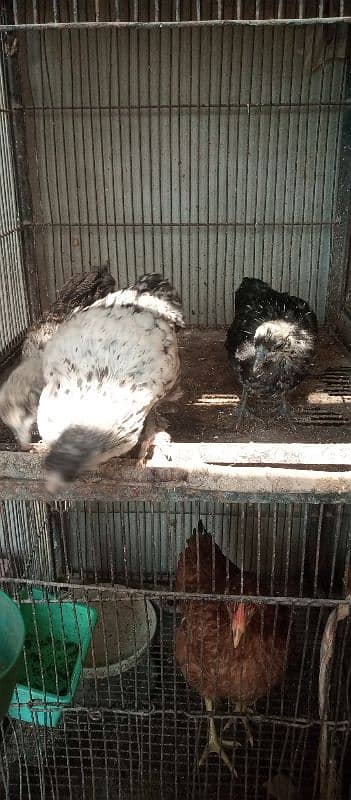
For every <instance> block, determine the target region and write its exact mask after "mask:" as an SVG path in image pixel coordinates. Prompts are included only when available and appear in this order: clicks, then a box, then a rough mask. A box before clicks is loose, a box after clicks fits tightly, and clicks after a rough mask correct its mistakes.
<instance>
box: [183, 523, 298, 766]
mask: <svg viewBox="0 0 351 800" xmlns="http://www.w3.org/2000/svg"><path fill="white" fill-rule="evenodd" d="M176 590H177V591H178V592H201V593H207V594H209V593H215V594H231V595H240V594H241V595H255V594H257V593H258V592H257V578H256V575H255V574H254V573H252V572H243V573H241V571H240V570H239V569H238V567H236V566H235V565H234V564H233V563H232V562H231V561H229V559H227V558H226V557H225V556H224V555H223V553H222V552H221V550H220V548H219V547H218V546H217V545H216V544H215V543H214V540H213V538H212V536H210V535H209V534H208V533H207V532H206V531H205V530H204V528H203V525H202V522H201V520H200V522H199V525H198V531H197V532H196V530H195V529H194V531H193V535H192V537H191V538H190V539H189V541H188V543H187V547H186V548H185V550H184V551H183V552H182V553H181V555H180V557H179V561H178V567H177V575H176ZM260 592H261V594H265V593H266V592H265V590H264V588H263V586H262V584H260ZM288 643H289V614H288V610H287V609H286V608H280V609H279V612H278V610H277V608H276V606H274V605H266V606H264V605H262V603H259V602H244V601H237V602H233V601H231V602H229V601H228V602H226V601H223V600H222V601H218V602H216V601H213V600H199V599H196V600H183V602H182V621H181V623H180V626H179V628H178V630H177V636H176V658H177V662H178V664H179V666H180V669H181V670H182V673H183V676H184V678H185V680H186V682H187V683H188V684H189V686H191V687H192V688H193V689H195V690H196V691H197V692H198V693H199V694H200V695H201V696H202V697H203V698H204V701H205V705H206V709H207V711H208V712H209V713H212V712H213V710H214V702H215V700H216V699H217V698H218V699H220V698H228V699H230V700H231V702H232V703H233V704H234V708H235V711H238V712H241V713H243V712H245V710H246V711H247V709H248V706H249V705H250V704H252V703H254V702H255V701H257V700H258V699H259V698H262V697H265V695H267V693H268V692H269V691H270V690H271V689H273V688H274V687H277V686H279V684H280V683H281V681H282V679H283V675H284V670H285V664H286V656H287V644H288ZM244 719H245V723H244V724H245V728H246V732H247V735H248V738H249V740H250V742H251V744H252V736H251V733H250V730H249V726H248V724H247V722H246V718H244ZM226 727H227V726H226ZM234 744H235V743H234V742H229V741H222V742H220V740H219V738H218V735H217V732H216V728H215V724H214V720H213V719H210V722H209V735H208V744H207V747H206V748H205V750H204V752H203V754H202V756H201V759H200V765H201V764H202V763H204V761H205V760H206V758H207V756H208V755H209V753H217V754H218V755H219V756H220V758H222V760H223V761H224V763H225V764H226V766H227V767H228V768H229V769H230V770H231V771H232V764H231V761H230V760H229V758H228V755H227V753H225V751H224V749H223V747H224V746H225V747H229V746H230V747H233V746H234Z"/></svg>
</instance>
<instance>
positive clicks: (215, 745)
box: [199, 698, 240, 778]
mask: <svg viewBox="0 0 351 800" xmlns="http://www.w3.org/2000/svg"><path fill="white" fill-rule="evenodd" d="M205 705H206V710H207V711H208V712H210V713H212V712H213V702H212V700H209V699H208V698H205ZM208 724H209V730H208V741H207V745H206V747H205V748H204V749H203V751H202V754H201V757H200V760H199V767H202V765H203V764H204V763H205V761H206V760H207V758H208V757H209V755H210V754H211V753H216V754H217V755H218V756H219V758H221V759H222V761H223V763H224V764H225V765H226V767H228V769H229V771H230V772H231V773H232V775H234V776H235V777H236V778H237V777H238V774H237V772H236V770H235V769H234V767H233V765H232V763H231V761H230V759H229V758H228V755H227V753H226V752H225V750H224V748H225V747H232V748H234V747H236V746H240V745H239V743H238V742H235V741H234V742H233V741H228V740H227V739H222V741H221V740H220V739H219V737H218V734H217V731H216V726H215V723H214V720H213V719H212V717H210V719H209V721H208Z"/></svg>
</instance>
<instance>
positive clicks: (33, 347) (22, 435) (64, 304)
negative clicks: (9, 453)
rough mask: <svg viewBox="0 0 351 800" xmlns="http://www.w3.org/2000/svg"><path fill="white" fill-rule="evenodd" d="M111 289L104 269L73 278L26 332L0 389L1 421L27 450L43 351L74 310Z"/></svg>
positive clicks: (41, 381) (41, 383)
mask: <svg viewBox="0 0 351 800" xmlns="http://www.w3.org/2000/svg"><path fill="white" fill-rule="evenodd" d="M114 287H115V280H114V278H112V275H110V273H109V272H108V270H107V268H106V267H99V268H97V269H92V270H90V272H88V273H80V274H79V275H73V277H72V278H70V279H69V280H68V281H66V283H65V284H64V286H62V288H61V289H60V291H59V292H58V295H57V299H56V300H55V302H54V303H53V304H52V305H51V306H50V308H49V309H48V310H47V311H45V312H44V314H43V315H42V316H41V317H40V319H39V320H38V321H37V322H35V323H34V324H33V325H32V326H31V327H30V328H29V330H28V332H27V335H26V338H25V340H24V343H23V347H22V361H21V363H20V364H19V365H18V366H17V367H16V369H14V370H13V371H12V372H11V374H10V376H9V378H8V379H7V381H6V383H4V385H3V386H2V387H1V389H0V417H1V419H2V420H3V422H4V423H5V425H7V426H8V427H9V428H11V430H12V432H13V433H14V435H15V436H16V438H17V439H18V441H19V442H20V444H21V445H22V447H28V446H29V443H30V440H31V433H32V428H33V425H34V423H35V422H36V419H37V411H38V404H39V399H40V395H41V392H42V390H43V387H44V377H43V368H42V352H43V348H44V347H45V345H46V343H47V342H48V341H49V339H50V338H51V337H52V336H53V335H54V333H55V332H56V331H57V329H58V327H59V325H61V324H62V322H63V321H64V320H66V319H67V318H69V317H70V316H71V315H72V313H73V311H74V310H75V309H77V308H86V307H87V306H89V305H91V304H92V303H94V302H95V301H97V300H98V299H99V298H102V297H105V296H106V294H108V292H111V291H112V290H113V289H114Z"/></svg>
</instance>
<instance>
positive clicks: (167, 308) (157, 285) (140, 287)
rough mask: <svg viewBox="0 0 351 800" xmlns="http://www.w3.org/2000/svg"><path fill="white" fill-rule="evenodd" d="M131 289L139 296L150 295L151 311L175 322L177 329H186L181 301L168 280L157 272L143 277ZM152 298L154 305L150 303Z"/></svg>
mask: <svg viewBox="0 0 351 800" xmlns="http://www.w3.org/2000/svg"><path fill="white" fill-rule="evenodd" d="M130 288H131V289H132V290H134V291H135V292H136V293H137V296H140V295H148V303H147V308H148V309H149V310H150V311H153V310H154V311H155V313H156V314H159V316H162V317H163V318H164V319H168V321H169V322H174V323H175V325H177V327H180V328H183V327H184V324H185V323H184V317H183V311H182V304H181V299H180V297H179V294H178V292H177V291H176V289H175V288H174V286H172V284H171V283H170V282H169V281H168V280H167V278H163V277H162V275H159V274H158V273H157V272H148V273H146V274H145V275H141V276H140V278H138V280H137V281H136V283H134V284H133V286H131V287H130ZM150 298H155V303H154V304H152V303H151V302H150ZM157 301H159V302H157ZM160 312H161V313H160Z"/></svg>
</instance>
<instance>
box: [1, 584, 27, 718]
mask: <svg viewBox="0 0 351 800" xmlns="http://www.w3.org/2000/svg"><path fill="white" fill-rule="evenodd" d="M23 642H24V624H23V619H22V615H21V612H20V610H19V609H18V608H17V606H16V604H15V603H14V602H13V600H11V599H10V597H8V595H7V594H5V592H0V720H2V719H3V717H4V716H5V714H7V711H8V707H9V705H10V700H11V695H12V692H13V690H14V688H15V686H16V680H17V673H18V669H19V664H20V660H21V655H22V649H23Z"/></svg>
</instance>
